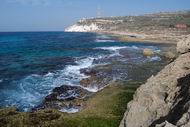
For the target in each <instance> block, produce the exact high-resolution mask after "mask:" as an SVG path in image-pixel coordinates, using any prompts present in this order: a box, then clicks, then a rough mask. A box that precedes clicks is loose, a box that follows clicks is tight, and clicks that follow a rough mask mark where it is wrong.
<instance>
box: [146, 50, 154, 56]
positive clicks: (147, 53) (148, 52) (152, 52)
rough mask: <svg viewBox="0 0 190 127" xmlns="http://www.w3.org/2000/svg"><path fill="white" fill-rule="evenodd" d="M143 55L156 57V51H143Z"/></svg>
mask: <svg viewBox="0 0 190 127" xmlns="http://www.w3.org/2000/svg"><path fill="white" fill-rule="evenodd" d="M143 55H145V56H152V55H154V51H153V50H152V49H147V48H145V49H144V50H143Z"/></svg>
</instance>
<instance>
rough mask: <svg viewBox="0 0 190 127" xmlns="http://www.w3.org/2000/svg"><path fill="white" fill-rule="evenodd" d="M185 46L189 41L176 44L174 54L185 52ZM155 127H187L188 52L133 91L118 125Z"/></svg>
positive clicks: (189, 104)
mask: <svg viewBox="0 0 190 127" xmlns="http://www.w3.org/2000/svg"><path fill="white" fill-rule="evenodd" d="M188 39H189V37H188ZM189 44H190V41H189V40H185V41H183V42H180V43H179V44H178V48H177V50H178V52H180V53H185V52H187V51H189V49H188V47H187V46H188V45H189ZM185 45H186V46H185ZM155 126H156V127H190V53H186V54H183V55H181V56H179V57H178V58H177V59H176V60H175V61H174V62H172V63H171V64H169V65H168V66H166V67H165V68H164V69H163V70H162V71H161V72H159V73H158V74H157V75H156V76H152V77H151V78H150V79H148V81H147V83H146V84H144V85H142V86H141V87H140V88H139V89H138V90H137V91H136V94H135V96H134V99H133V101H131V102H130V103H129V104H128V109H127V111H126V113H125V115H124V118H123V120H122V122H121V124H120V127H155Z"/></svg>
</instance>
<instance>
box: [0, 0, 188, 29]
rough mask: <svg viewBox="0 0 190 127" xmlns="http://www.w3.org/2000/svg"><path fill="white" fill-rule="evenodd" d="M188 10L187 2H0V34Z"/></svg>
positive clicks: (83, 0) (123, 0) (121, 0)
mask: <svg viewBox="0 0 190 127" xmlns="http://www.w3.org/2000/svg"><path fill="white" fill-rule="evenodd" d="M97 8H100V9H99V10H100V12H101V16H102V17H108V16H127V15H141V14H147V13H154V12H166V11H179V10H190V0H0V31H64V29H65V28H66V27H68V26H70V25H72V24H74V23H75V22H77V21H78V20H80V19H81V18H91V17H96V15H97V10H98V9H97Z"/></svg>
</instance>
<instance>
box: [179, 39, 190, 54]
mask: <svg viewBox="0 0 190 127" xmlns="http://www.w3.org/2000/svg"><path fill="white" fill-rule="evenodd" d="M189 42H190V36H187V37H185V38H184V39H182V40H181V41H179V42H178V43H177V51H178V52H179V53H187V52H190V43H189Z"/></svg>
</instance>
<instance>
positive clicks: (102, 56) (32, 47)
mask: <svg viewBox="0 0 190 127" xmlns="http://www.w3.org/2000/svg"><path fill="white" fill-rule="evenodd" d="M144 48H151V49H153V50H154V51H155V52H159V51H160V47H159V45H152V44H145V43H144V44H142V43H130V42H128V43H123V42H119V41H117V40H115V39H113V38H111V37H109V36H107V35H101V34H94V33H65V32H26V33H25V32H20V33H0V107H2V108H3V107H9V106H15V107H17V108H19V109H20V110H22V111H29V110H30V109H31V108H33V107H35V106H37V105H39V104H40V103H41V102H42V101H43V99H44V97H45V96H47V95H48V94H50V93H51V91H52V90H53V88H55V87H58V86H61V85H80V84H79V82H80V80H81V79H84V78H87V76H86V75H84V74H82V73H81V72H80V70H81V69H84V68H90V67H94V66H97V65H105V64H110V63H111V62H113V60H118V61H120V62H123V63H124V64H126V66H127V64H128V62H129V60H130V61H132V62H133V63H138V62H139V63H140V62H147V61H149V62H159V61H161V58H160V57H158V56H154V57H151V58H147V57H144V56H143V55H142V50H143V49H144ZM118 73H120V72H118ZM124 73H125V70H124V71H122V74H124ZM126 73H127V72H126ZM124 77H125V78H126V77H127V74H126V75H125V76H124ZM112 78H113V79H115V78H117V77H112ZM88 90H92V91H93V89H90V88H88Z"/></svg>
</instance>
